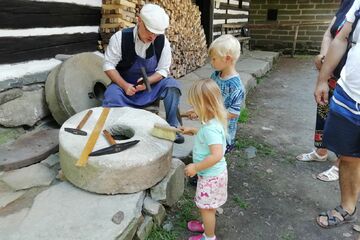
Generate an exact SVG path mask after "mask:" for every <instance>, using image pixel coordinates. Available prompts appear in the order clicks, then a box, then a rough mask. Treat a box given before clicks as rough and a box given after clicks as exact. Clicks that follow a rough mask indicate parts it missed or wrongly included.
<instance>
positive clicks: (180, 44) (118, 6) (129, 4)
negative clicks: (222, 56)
mask: <svg viewBox="0 0 360 240" xmlns="http://www.w3.org/2000/svg"><path fill="white" fill-rule="evenodd" d="M147 2H151V3H155V4H158V5H160V6H162V7H163V8H164V9H165V11H166V13H167V14H168V15H169V17H170V26H169V28H168V29H167V31H166V36H167V38H168V39H169V41H170V44H171V48H172V57H173V62H172V65H171V74H172V75H173V76H174V77H175V78H179V77H181V76H183V75H185V74H187V73H189V72H191V71H194V70H195V69H197V68H198V67H200V66H203V65H204V63H205V61H206V58H207V46H206V38H205V33H204V29H203V27H202V26H201V18H200V11H199V8H198V7H197V6H196V5H195V4H193V3H192V1H191V0H181V1H180V0H153V1H147ZM144 4H145V2H144V1H142V0H140V1H139V0H103V6H102V19H101V26H100V32H101V38H102V45H103V47H106V45H107V44H108V42H109V39H110V37H111V36H112V35H113V34H114V33H115V32H116V31H118V30H120V29H123V28H127V27H132V26H134V25H135V24H136V15H137V14H138V13H139V10H140V8H141V6H142V5H144Z"/></svg>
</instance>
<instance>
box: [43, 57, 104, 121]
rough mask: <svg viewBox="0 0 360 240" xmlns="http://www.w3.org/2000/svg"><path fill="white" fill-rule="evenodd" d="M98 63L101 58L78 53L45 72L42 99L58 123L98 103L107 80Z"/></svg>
mask: <svg viewBox="0 0 360 240" xmlns="http://www.w3.org/2000/svg"><path fill="white" fill-rule="evenodd" d="M102 65H103V58H102V57H100V56H98V55H96V54H94V53H80V54H76V55H74V56H72V57H71V58H69V59H67V60H66V61H65V62H63V63H62V64H61V65H60V66H58V67H56V68H55V69H53V71H52V72H51V73H50V74H49V76H48V79H47V81H46V82H47V83H46V86H45V92H46V101H47V102H48V105H49V109H50V111H51V113H52V115H53V117H54V118H55V120H56V121H57V122H58V123H59V124H62V123H64V121H65V120H66V119H68V118H69V117H71V116H72V115H74V114H75V113H78V112H81V111H83V110H85V109H89V108H92V107H97V106H100V105H101V103H102V102H101V101H102V99H103V95H104V92H105V89H106V86H107V85H108V84H110V82H111V80H110V79H109V78H108V77H107V76H106V74H105V73H104V71H103V70H102Z"/></svg>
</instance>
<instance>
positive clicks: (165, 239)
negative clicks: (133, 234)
mask: <svg viewBox="0 0 360 240" xmlns="http://www.w3.org/2000/svg"><path fill="white" fill-rule="evenodd" d="M176 239H177V234H176V233H175V232H167V231H166V230H164V229H162V228H161V227H158V226H156V227H154V228H153V230H152V232H151V234H150V236H149V237H148V238H147V240H176Z"/></svg>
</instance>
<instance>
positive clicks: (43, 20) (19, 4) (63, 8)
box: [0, 0, 101, 29]
mask: <svg viewBox="0 0 360 240" xmlns="http://www.w3.org/2000/svg"><path fill="white" fill-rule="evenodd" d="M0 9H1V11H0V19H1V21H0V28H5V29H22V28H35V27H67V26H96V25H99V23H100V18H101V8H100V7H91V6H85V5H78V4H71V3H58V2H38V1H27V0H1V1H0Z"/></svg>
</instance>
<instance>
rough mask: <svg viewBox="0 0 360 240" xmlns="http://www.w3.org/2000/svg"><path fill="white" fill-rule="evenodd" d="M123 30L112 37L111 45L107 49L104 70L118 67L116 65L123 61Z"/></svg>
mask: <svg viewBox="0 0 360 240" xmlns="http://www.w3.org/2000/svg"><path fill="white" fill-rule="evenodd" d="M121 54H122V53H121V32H117V33H116V34H114V35H113V36H112V37H111V38H110V42H109V45H108V46H107V48H106V51H105V57H104V64H103V70H104V71H108V70H113V69H116V65H117V64H118V63H119V62H120V61H121V56H122V55H121Z"/></svg>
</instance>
